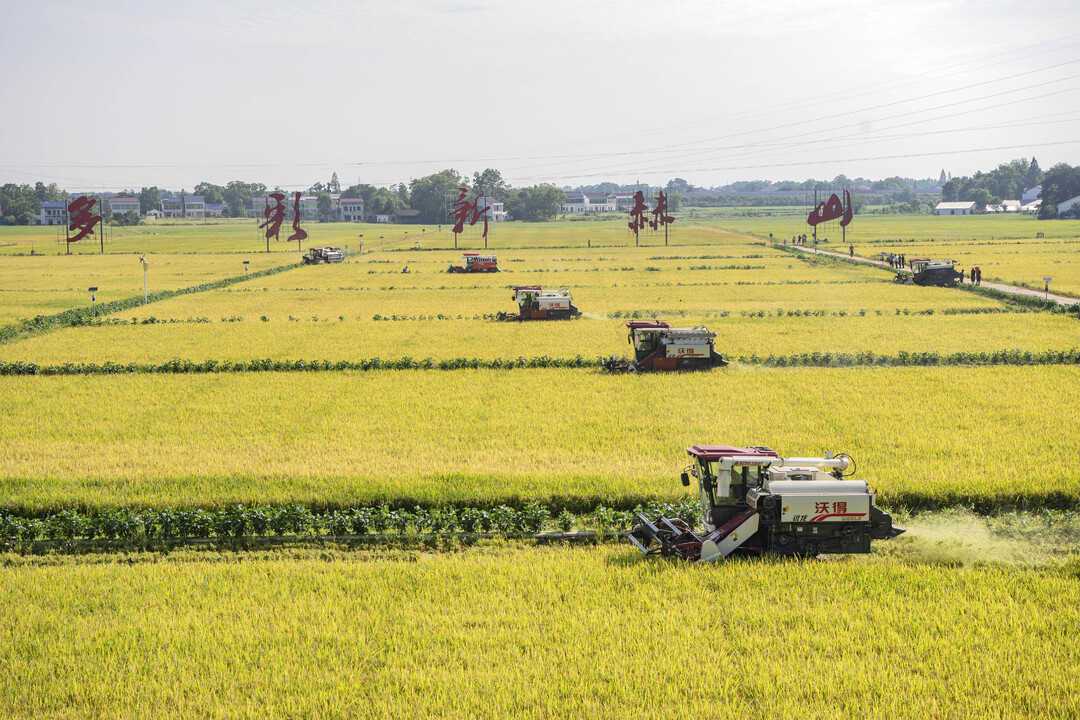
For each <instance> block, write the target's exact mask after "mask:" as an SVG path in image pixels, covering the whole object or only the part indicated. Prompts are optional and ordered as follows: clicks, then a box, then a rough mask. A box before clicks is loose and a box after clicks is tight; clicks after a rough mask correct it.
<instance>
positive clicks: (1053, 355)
mask: <svg viewBox="0 0 1080 720" xmlns="http://www.w3.org/2000/svg"><path fill="white" fill-rule="evenodd" d="M738 361H739V362H740V363H744V364H749V365H765V366H768V367H856V366H866V365H877V366H928V365H1078V364H1080V350H1078V349H1077V348H1072V349H1070V350H1043V351H1041V352H1032V351H1030V350H997V351H994V352H956V353H949V354H941V353H936V352H906V351H904V350H901V351H900V352H899V353H898V354H896V355H877V354H875V353H872V352H859V353H829V352H825V353H823V352H813V353H802V354H801V355H769V356H767V357H759V356H757V355H750V356H749V357H748V356H746V355H740V356H739V358H738Z"/></svg>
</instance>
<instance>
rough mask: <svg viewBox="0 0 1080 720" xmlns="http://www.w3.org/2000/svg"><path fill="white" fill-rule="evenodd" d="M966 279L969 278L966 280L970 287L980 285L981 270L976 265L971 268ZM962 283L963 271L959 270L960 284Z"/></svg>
mask: <svg viewBox="0 0 1080 720" xmlns="http://www.w3.org/2000/svg"><path fill="white" fill-rule="evenodd" d="M968 277H969V278H970V279H969V280H968V282H970V283H971V284H972V285H982V268H980V267H979V266H978V265H974V266H972V268H971V274H970V275H969V276H968ZM963 282H964V271H963V269H961V270H960V283H961V284H963Z"/></svg>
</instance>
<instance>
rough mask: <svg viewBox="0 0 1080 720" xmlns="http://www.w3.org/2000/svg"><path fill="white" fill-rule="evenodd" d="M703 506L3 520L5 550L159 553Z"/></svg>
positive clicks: (581, 521)
mask: <svg viewBox="0 0 1080 720" xmlns="http://www.w3.org/2000/svg"><path fill="white" fill-rule="evenodd" d="M699 512H700V507H699V506H698V505H697V503H694V502H686V503H660V502H651V503H649V504H648V505H647V506H644V507H642V506H640V505H639V506H638V507H636V508H634V510H632V511H626V510H615V509H613V508H609V507H604V506H602V505H601V506H598V507H596V508H595V509H593V510H592V511H591V512H588V513H584V514H574V513H571V512H570V511H569V510H567V509H565V508H564V509H562V510H561V511H559V512H554V511H553V508H550V507H547V506H545V505H541V504H539V503H537V502H534V501H529V502H526V503H524V504H523V505H522V506H521V507H520V508H513V507H509V506H506V505H498V506H495V507H488V508H484V507H464V508H456V507H443V508H438V507H428V508H425V507H420V506H415V507H413V508H412V510H407V509H404V508H396V509H395V508H392V507H390V506H388V505H380V506H378V507H360V508H350V509H345V510H335V511H332V512H323V513H319V512H315V511H312V510H311V509H310V508H309V507H307V506H305V505H286V506H282V507H244V506H242V505H237V506H235V507H231V508H226V509H222V510H216V511H208V510H203V509H201V508H194V509H174V508H164V509H161V510H152V509H143V510H136V509H127V508H104V509H101V510H99V511H97V512H92V513H80V512H78V511H76V510H70V509H65V510H61V511H59V512H55V513H52V514H50V515H47V516H45V517H41V518H38V517H26V516H20V515H0V549H9V550H12V549H30V548H33V547H34V543H38V542H41V541H52V542H73V541H95V540H107V541H115V540H119V541H122V543H121V544H122V545H124V546H125V547H143V548H145V547H153V546H155V545H158V544H161V543H174V542H183V541H185V540H210V539H218V540H229V539H240V538H251V537H266V536H277V537H282V536H317V535H329V536H332V537H338V538H340V537H346V536H376V537H384V536H388V535H391V534H394V535H406V534H409V533H416V534H420V535H424V534H447V533H465V534H473V533H494V534H497V535H503V536H507V537H518V536H525V535H536V534H538V533H541V532H544V531H545V530H560V531H562V532H564V533H565V532H570V531H571V530H573V529H575V528H577V529H589V530H596V531H598V532H605V531H611V530H626V529H629V528H630V527H631V526H632V525H633V523H634V518H635V515H636V514H637V513H644V514H645V515H646V516H647V517H650V518H657V517H660V516H664V517H677V518H681V519H683V520H685V521H686V522H687V523H688V524H689V525H690V526H691V527H693V526H694V525H695V524H696V523H697V522H698V514H699Z"/></svg>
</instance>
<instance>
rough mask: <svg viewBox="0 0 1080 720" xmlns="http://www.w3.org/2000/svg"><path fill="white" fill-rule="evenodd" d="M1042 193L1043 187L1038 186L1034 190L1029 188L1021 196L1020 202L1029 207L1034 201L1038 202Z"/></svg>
mask: <svg viewBox="0 0 1080 720" xmlns="http://www.w3.org/2000/svg"><path fill="white" fill-rule="evenodd" d="M1040 193H1042V185H1036V186H1035V187H1033V188H1028V189H1027V190H1025V191H1024V194H1023V195H1021V196H1020V202H1021V203H1022V204H1024V205H1027V204H1028V203H1030V202H1032V201H1034V200H1038V199H1039V194H1040Z"/></svg>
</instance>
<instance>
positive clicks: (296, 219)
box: [278, 193, 307, 245]
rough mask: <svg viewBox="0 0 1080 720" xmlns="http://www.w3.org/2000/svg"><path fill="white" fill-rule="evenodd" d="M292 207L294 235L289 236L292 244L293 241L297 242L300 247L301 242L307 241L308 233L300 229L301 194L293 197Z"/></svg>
mask: <svg viewBox="0 0 1080 720" xmlns="http://www.w3.org/2000/svg"><path fill="white" fill-rule="evenodd" d="M292 207H293V221H292V229H293V234H292V235H290V236H289V240H288V241H289V242H292V241H293V240H296V241H297V245H299V241H301V240H306V239H307V233H306V232H304V231H303V230H301V229H300V193H296V195H295V197H293V206H292ZM280 224H281V223H280V222H278V225H280Z"/></svg>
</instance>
